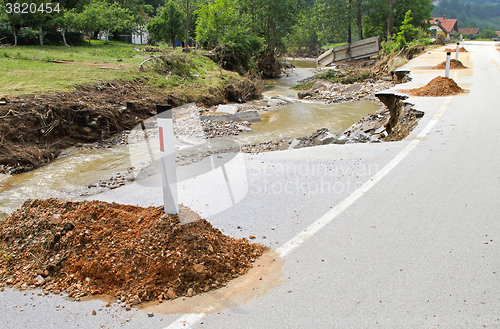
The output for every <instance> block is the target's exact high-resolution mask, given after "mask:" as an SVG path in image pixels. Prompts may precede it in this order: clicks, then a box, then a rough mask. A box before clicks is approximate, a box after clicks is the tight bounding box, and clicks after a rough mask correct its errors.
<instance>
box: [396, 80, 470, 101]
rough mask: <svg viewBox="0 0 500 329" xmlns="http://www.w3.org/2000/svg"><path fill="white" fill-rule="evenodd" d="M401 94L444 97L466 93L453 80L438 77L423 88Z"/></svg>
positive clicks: (404, 91)
mask: <svg viewBox="0 0 500 329" xmlns="http://www.w3.org/2000/svg"><path fill="white" fill-rule="evenodd" d="M401 92H403V93H406V94H409V95H412V96H428V97H442V96H450V95H456V94H460V93H463V92H465V90H464V89H462V88H460V87H459V86H458V85H457V84H456V82H455V81H454V80H453V79H451V78H446V77H436V78H434V79H432V80H431V81H430V82H429V83H428V84H426V85H425V86H423V87H421V88H416V89H410V90H401Z"/></svg>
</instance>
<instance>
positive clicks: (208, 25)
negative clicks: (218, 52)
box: [196, 0, 242, 47]
mask: <svg viewBox="0 0 500 329" xmlns="http://www.w3.org/2000/svg"><path fill="white" fill-rule="evenodd" d="M197 14H198V22H197V23H198V24H197V25H196V37H197V39H198V41H199V42H200V43H202V44H204V45H206V46H208V47H215V46H217V45H218V44H220V43H222V42H223V40H224V37H225V36H226V34H228V35H230V34H234V33H235V31H236V30H238V29H241V28H242V26H241V25H240V24H239V23H240V20H239V14H238V12H237V10H236V5H235V2H234V1H233V0H215V1H214V2H213V3H205V4H203V5H201V6H200V7H199V8H198V10H197Z"/></svg>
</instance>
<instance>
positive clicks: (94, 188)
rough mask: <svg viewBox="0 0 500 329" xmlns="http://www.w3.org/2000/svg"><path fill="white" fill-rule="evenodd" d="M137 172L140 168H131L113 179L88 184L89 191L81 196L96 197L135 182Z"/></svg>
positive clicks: (117, 174)
mask: <svg viewBox="0 0 500 329" xmlns="http://www.w3.org/2000/svg"><path fill="white" fill-rule="evenodd" d="M137 172H138V168H135V167H130V168H128V169H127V170H126V171H121V172H118V173H116V174H114V175H112V176H111V177H108V178H101V179H99V180H98V181H97V182H95V183H91V184H88V185H87V191H84V192H82V193H80V196H87V195H94V194H98V193H102V192H104V191H108V190H114V189H116V188H119V187H121V186H124V185H125V184H127V183H131V182H133V181H135V177H136V174H137Z"/></svg>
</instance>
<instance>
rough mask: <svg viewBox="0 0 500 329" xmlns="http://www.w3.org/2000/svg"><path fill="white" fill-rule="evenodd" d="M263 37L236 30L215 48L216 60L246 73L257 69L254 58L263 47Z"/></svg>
mask: <svg viewBox="0 0 500 329" xmlns="http://www.w3.org/2000/svg"><path fill="white" fill-rule="evenodd" d="M263 45H264V42H263V41H262V39H261V38H258V37H255V36H252V35H249V34H244V33H243V32H242V31H236V32H235V33H232V34H229V35H227V36H226V37H225V38H224V41H223V42H222V43H221V44H220V45H218V46H217V47H216V48H215V62H216V63H218V64H219V65H221V66H222V67H223V68H224V69H226V70H229V71H234V72H238V73H239V74H240V75H244V74H245V73H247V72H251V71H255V70H256V69H257V67H256V65H255V62H254V59H255V58H256V56H258V55H259V54H260V53H261V51H262V48H263Z"/></svg>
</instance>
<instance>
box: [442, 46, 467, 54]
mask: <svg viewBox="0 0 500 329" xmlns="http://www.w3.org/2000/svg"><path fill="white" fill-rule="evenodd" d="M444 51H445V52H446V53H456V52H457V49H456V48H454V49H451V48H446V49H445V50H444ZM458 52H459V53H468V51H467V50H466V49H465V48H464V47H460V48H458Z"/></svg>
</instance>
